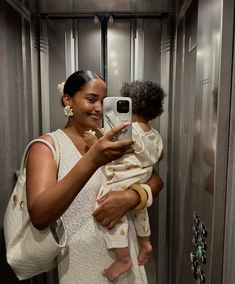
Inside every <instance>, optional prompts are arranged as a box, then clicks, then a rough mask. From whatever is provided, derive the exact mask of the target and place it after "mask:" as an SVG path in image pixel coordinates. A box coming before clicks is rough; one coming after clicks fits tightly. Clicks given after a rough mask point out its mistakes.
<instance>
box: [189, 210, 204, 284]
mask: <svg viewBox="0 0 235 284" xmlns="http://www.w3.org/2000/svg"><path fill="white" fill-rule="evenodd" d="M192 232H193V237H192V244H193V251H192V252H191V253H190V261H191V271H192V274H193V277H194V278H195V280H196V283H197V284H201V283H205V282H206V277H205V272H204V270H203V269H204V268H203V266H204V265H205V264H206V250H207V240H206V237H207V228H206V226H205V224H204V223H203V221H202V220H201V218H200V217H199V216H198V214H197V212H194V214H193V226H192Z"/></svg>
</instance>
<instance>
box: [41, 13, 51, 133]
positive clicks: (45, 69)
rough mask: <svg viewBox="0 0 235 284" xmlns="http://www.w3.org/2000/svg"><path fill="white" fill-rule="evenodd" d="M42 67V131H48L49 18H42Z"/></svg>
mask: <svg viewBox="0 0 235 284" xmlns="http://www.w3.org/2000/svg"><path fill="white" fill-rule="evenodd" d="M40 67H41V68H40V75H41V107H42V132H43V133H46V132H50V99H49V48H48V36H47V18H45V19H41V37H40Z"/></svg>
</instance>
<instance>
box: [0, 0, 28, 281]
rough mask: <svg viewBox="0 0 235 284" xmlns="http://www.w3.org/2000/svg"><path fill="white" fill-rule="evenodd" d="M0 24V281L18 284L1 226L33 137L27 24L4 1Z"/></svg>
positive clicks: (1, 4)
mask: <svg viewBox="0 0 235 284" xmlns="http://www.w3.org/2000/svg"><path fill="white" fill-rule="evenodd" d="M0 22H1V25H0V54H1V65H0V93H1V111H0V119H1V123H2V126H1V128H0V145H1V147H0V157H1V159H0V188H1V198H0V228H1V232H0V240H1V247H0V263H1V264H0V265H1V270H0V278H1V281H3V283H19V281H18V280H17V279H16V276H15V275H14V273H13V272H12V271H11V270H10V268H9V266H8V265H7V264H6V259H5V247H4V240H3V232H2V223H3V217H4V213H5V209H6V206H7V202H8V200H9V197H10V194H11V192H12V190H13V186H14V184H15V180H16V177H15V172H16V170H18V169H19V167H20V161H21V157H22V154H23V150H24V148H25V146H26V144H27V143H28V142H29V140H30V139H32V135H33V134H32V133H33V129H32V124H31V122H32V105H31V103H32V100H31V74H30V73H31V72H30V64H31V62H30V60H31V58H30V38H29V23H28V22H26V21H25V20H24V18H23V17H22V16H21V15H20V14H19V13H18V12H16V11H15V10H14V9H13V8H12V7H11V6H10V5H9V4H7V3H6V2H5V1H1V2H0ZM25 282H26V283H27V282H28V281H25Z"/></svg>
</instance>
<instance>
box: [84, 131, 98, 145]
mask: <svg viewBox="0 0 235 284" xmlns="http://www.w3.org/2000/svg"><path fill="white" fill-rule="evenodd" d="M83 139H84V141H85V142H86V143H87V145H88V146H89V147H91V146H92V145H94V144H95V143H96V142H97V141H98V138H97V137H96V135H95V131H92V130H89V131H85V132H84V136H83Z"/></svg>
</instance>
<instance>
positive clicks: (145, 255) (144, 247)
mask: <svg viewBox="0 0 235 284" xmlns="http://www.w3.org/2000/svg"><path fill="white" fill-rule="evenodd" d="M152 250H153V248H152V244H151V242H150V240H149V238H147V239H146V238H140V252H139V256H138V263H139V265H145V263H146V262H148V260H149V257H150V255H151V253H152Z"/></svg>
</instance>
